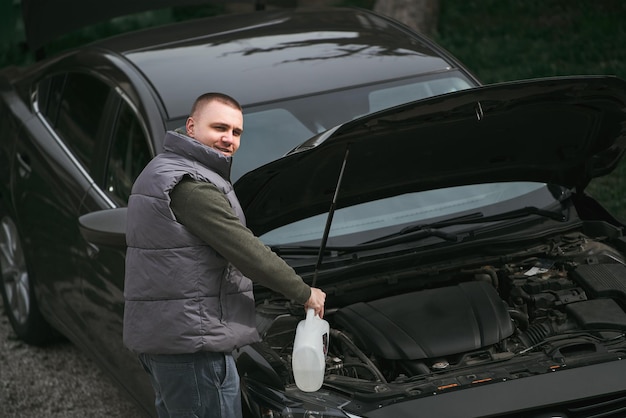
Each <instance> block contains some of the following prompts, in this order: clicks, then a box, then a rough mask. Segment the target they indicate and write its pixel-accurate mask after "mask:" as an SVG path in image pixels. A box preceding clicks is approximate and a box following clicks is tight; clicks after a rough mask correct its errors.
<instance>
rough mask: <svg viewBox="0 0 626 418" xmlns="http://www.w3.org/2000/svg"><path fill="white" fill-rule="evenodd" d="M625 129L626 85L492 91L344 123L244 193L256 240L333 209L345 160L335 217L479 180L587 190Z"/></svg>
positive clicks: (529, 83)
mask: <svg viewBox="0 0 626 418" xmlns="http://www.w3.org/2000/svg"><path fill="white" fill-rule="evenodd" d="M625 121H626V82H625V81H624V80H621V79H619V78H617V77H610V76H585V77H555V78H547V79H538V80H524V81H516V82H510V83H501V84H494V85H490V86H483V87H477V88H474V89H469V90H464V91H460V92H456V93H451V94H446V95H442V96H437V97H434V98H430V99H425V100H420V101H416V102H413V103H409V104H406V105H402V106H398V107H395V108H392V109H388V110H385V111H382V112H379V113H375V114H372V115H369V116H365V117H363V118H361V119H357V120H354V121H351V122H348V123H346V124H343V125H341V126H339V127H337V128H334V129H332V130H331V131H328V132H326V133H324V134H321V135H319V136H317V137H314V138H312V139H311V140H309V141H307V142H306V143H305V144H303V145H301V146H300V147H299V148H298V149H296V150H294V151H293V152H292V153H290V155H288V156H286V157H284V158H282V159H280V160H277V161H275V162H273V163H270V164H268V165H266V166H263V167H261V168H259V169H257V170H255V171H253V172H251V173H249V174H248V175H246V176H244V177H242V178H241V179H240V180H239V181H238V182H237V184H236V189H237V194H238V196H239V199H240V201H241V203H242V205H243V207H244V210H245V211H246V213H247V214H249V216H248V219H247V221H248V225H249V226H250V228H252V230H254V231H255V233H257V234H262V233H264V232H266V231H269V230H271V229H274V228H277V227H279V226H282V225H285V224H287V223H290V222H293V221H296V220H299V219H303V218H305V217H309V216H313V215H316V214H319V213H324V212H326V211H327V210H328V208H329V207H330V204H331V201H332V197H333V194H334V193H335V188H336V185H337V178H338V175H339V172H340V169H341V167H342V163H343V160H344V158H347V161H346V165H345V173H344V176H343V180H342V184H341V187H340V190H339V192H338V199H337V208H341V207H345V206H350V205H354V204H358V203H363V202H367V201H372V200H376V199H381V198H385V197H389V196H394V195H398V194H402V193H407V192H415V191H422V190H429V189H438V188H444V187H451V186H458V185H464V184H476V183H492V182H507V181H537V182H544V183H550V184H558V185H561V186H565V187H568V188H577V189H578V191H581V190H582V189H584V187H585V186H586V185H587V184H588V183H589V181H590V180H591V179H592V178H594V177H597V176H601V175H604V174H607V173H608V172H610V171H611V170H612V169H613V168H614V167H615V166H616V165H617V163H618V161H619V160H620V158H621V156H622V154H623V153H624V149H625V148H626V124H625ZM347 150H349V152H348V153H347Z"/></svg>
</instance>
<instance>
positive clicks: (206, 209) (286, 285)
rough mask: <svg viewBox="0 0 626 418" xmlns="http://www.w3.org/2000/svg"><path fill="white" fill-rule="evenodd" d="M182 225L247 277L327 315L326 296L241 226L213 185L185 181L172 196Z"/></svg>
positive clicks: (224, 198) (173, 205)
mask: <svg viewBox="0 0 626 418" xmlns="http://www.w3.org/2000/svg"><path fill="white" fill-rule="evenodd" d="M170 198H171V200H172V201H171V208H172V211H173V212H174V215H175V216H176V218H177V220H178V222H180V223H181V224H183V225H184V226H185V227H186V228H187V229H188V230H189V231H190V232H191V233H193V234H194V235H196V236H197V237H199V238H200V239H202V240H203V241H204V242H206V243H207V244H208V245H210V246H211V247H212V248H213V249H214V250H215V251H217V252H218V253H219V254H220V255H222V257H224V258H226V259H227V260H228V261H229V262H230V263H232V264H233V265H234V266H235V267H236V268H237V269H239V271H241V272H242V273H243V274H244V275H245V276H246V277H249V278H250V279H252V280H254V281H256V282H258V283H260V284H262V285H263V286H266V287H268V288H270V289H272V290H274V291H277V292H279V293H281V294H283V295H285V296H286V297H288V298H290V299H294V300H295V301H297V302H299V303H303V304H305V306H306V307H310V308H313V309H315V310H316V312H318V313H319V314H320V317H322V316H323V306H324V300H325V294H324V293H323V292H322V291H321V290H319V289H311V288H310V287H309V286H308V285H307V284H306V283H304V281H303V280H302V278H301V277H300V276H298V275H297V274H296V272H295V271H294V270H293V269H292V268H291V267H290V266H289V265H288V264H287V263H285V261H284V260H283V259H281V258H280V257H279V256H278V255H276V254H275V253H274V252H272V251H271V250H270V249H269V248H268V247H267V246H266V245H265V244H264V243H263V242H262V241H261V240H259V239H258V238H257V237H256V236H254V234H253V233H252V231H250V230H249V229H248V228H246V227H245V226H244V225H242V224H241V222H240V221H239V218H238V217H237V216H236V215H235V213H234V212H233V209H232V207H231V206H230V203H229V201H228V199H227V198H226V196H225V195H224V194H223V193H222V192H221V191H219V190H218V189H217V187H215V186H214V185H213V184H211V183H206V182H199V181H195V180H192V179H190V178H185V179H183V180H182V181H181V182H180V183H179V184H177V185H176V187H175V188H174V190H172V192H171V193H170Z"/></svg>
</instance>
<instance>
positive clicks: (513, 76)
mask: <svg viewBox="0 0 626 418" xmlns="http://www.w3.org/2000/svg"><path fill="white" fill-rule="evenodd" d="M439 1H440V16H439V22H438V25H437V27H438V32H437V33H436V34H433V35H432V37H433V38H434V40H435V41H437V42H438V43H439V44H441V45H442V46H443V47H444V48H446V49H448V50H449V51H450V52H451V53H452V54H453V55H455V56H456V57H457V58H459V59H460V60H461V61H463V62H464V63H465V64H466V65H467V66H468V67H469V68H470V69H472V71H473V72H474V73H475V74H476V75H477V76H478V78H479V79H481V80H482V81H483V82H484V83H496V82H501V81H509V80H517V79H528V78H537V77H547V76H558V75H584V74H610V75H617V76H619V77H622V78H625V79H626V47H625V45H626V1H624V0H439ZM265 3H266V4H267V5H268V7H293V6H295V5H296V4H297V3H298V2H297V1H295V0H267V1H266V2H265ZM374 3H375V1H374V0H344V1H340V0H339V1H336V2H335V5H338V6H357V7H363V8H369V9H371V8H373V6H374ZM304 4H307V2H304ZM234 11H236V9H235V10H234ZM228 12H233V9H232V8H231V9H230V10H228V9H226V8H225V7H224V5H223V4H222V5H213V6H211V5H209V6H206V7H201V8H182V7H179V8H173V9H168V10H161V11H157V12H150V13H142V14H138V15H134V16H131V17H127V18H119V19H115V20H114V21H113V23H108V24H102V25H96V26H94V27H91V28H89V29H87V30H84V31H80V32H77V33H74V34H72V35H71V36H67V37H65V38H63V39H61V40H59V41H58V42H55V43H54V44H52V45H51V46H50V47H49V48H48V49H47V52H48V53H54V52H55V51H58V50H61V49H66V48H71V47H72V46H75V45H79V44H81V43H84V42H87V41H89V40H91V39H96V38H99V37H103V36H108V35H111V34H114V33H117V32H120V31H127V30H131V29H136V28H140V27H145V26H150V25H155V24H160V23H164V22H168V21H173V20H184V19H188V18H192V17H199V16H207V15H217V14H220V13H228ZM23 41H24V38H23V30H22V27H21V22H20V16H19V0H0V67H3V66H6V65H11V64H18V65H21V64H26V63H29V62H32V61H33V59H34V58H33V57H34V55H33V54H32V53H29V52H27V51H26V50H25V49H24V48H23ZM529 123H532V121H529ZM537 152H540V150H537ZM588 192H589V193H590V194H592V195H593V196H594V197H596V198H598V199H599V200H600V201H602V202H603V203H604V204H605V205H606V206H607V207H608V208H609V209H610V210H611V211H612V212H613V213H614V214H616V215H617V216H618V217H620V218H621V219H622V220H626V158H624V159H623V162H622V164H621V165H620V167H618V169H617V170H616V171H615V172H614V173H613V174H611V175H609V176H605V177H603V178H600V179H597V180H594V182H593V183H592V184H591V186H590V187H589V189H588Z"/></svg>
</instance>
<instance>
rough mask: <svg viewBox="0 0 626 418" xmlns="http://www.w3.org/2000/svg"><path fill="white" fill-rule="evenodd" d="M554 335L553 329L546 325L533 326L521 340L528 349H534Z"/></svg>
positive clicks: (521, 336) (521, 335) (522, 335)
mask: <svg viewBox="0 0 626 418" xmlns="http://www.w3.org/2000/svg"><path fill="white" fill-rule="evenodd" d="M552 334H554V331H553V330H552V327H551V326H550V325H548V324H546V323H539V324H533V325H531V326H529V327H528V328H527V329H526V332H524V333H522V334H520V336H519V339H520V341H522V343H524V345H525V346H526V347H532V346H534V345H536V344H539V343H540V342H542V341H543V340H544V339H545V338H546V337H548V336H550V335H552Z"/></svg>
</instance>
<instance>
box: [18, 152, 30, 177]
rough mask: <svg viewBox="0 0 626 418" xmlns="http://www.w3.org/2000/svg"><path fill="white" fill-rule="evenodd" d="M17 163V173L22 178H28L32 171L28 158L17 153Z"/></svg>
mask: <svg viewBox="0 0 626 418" xmlns="http://www.w3.org/2000/svg"><path fill="white" fill-rule="evenodd" d="M16 158H17V162H18V164H19V167H18V173H19V175H20V177H22V178H28V177H30V173H31V172H32V169H31V168H30V158H28V156H23V155H22V154H20V153H19V152H18V153H17V154H16Z"/></svg>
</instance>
